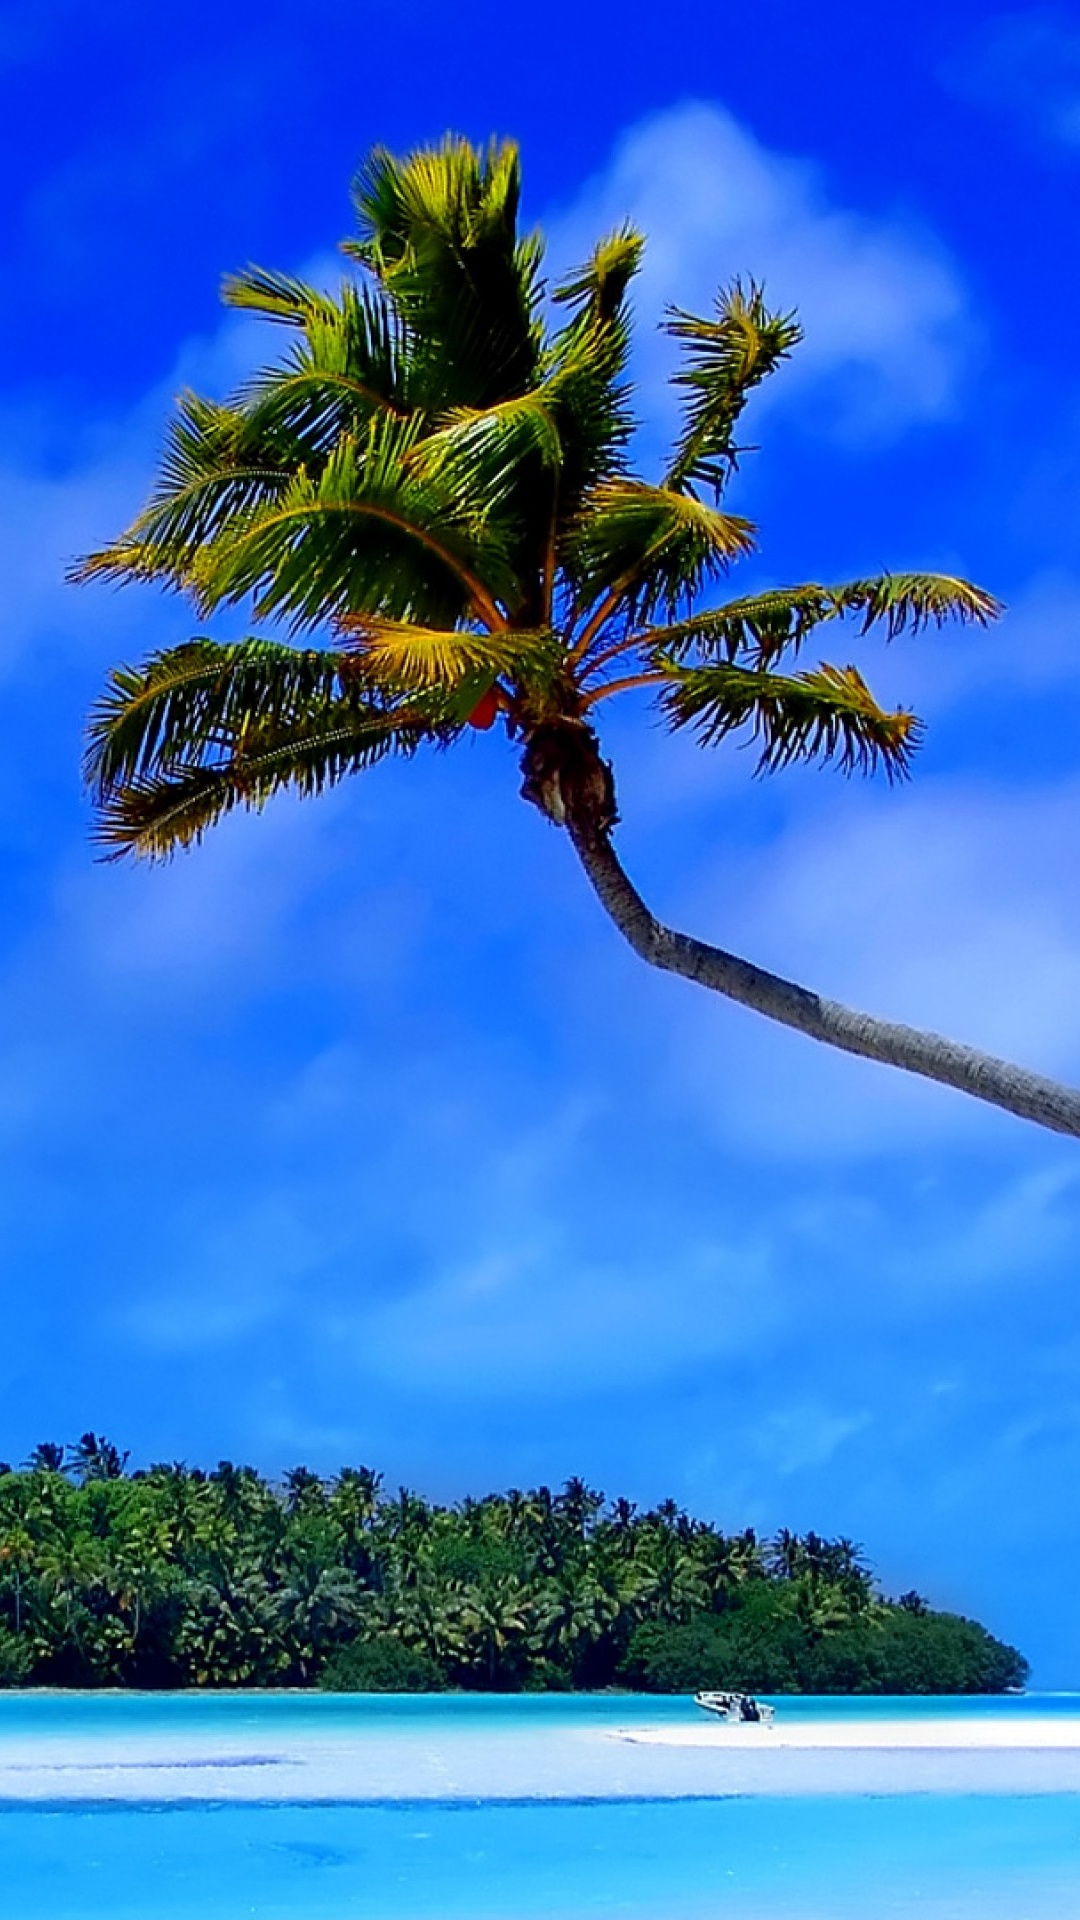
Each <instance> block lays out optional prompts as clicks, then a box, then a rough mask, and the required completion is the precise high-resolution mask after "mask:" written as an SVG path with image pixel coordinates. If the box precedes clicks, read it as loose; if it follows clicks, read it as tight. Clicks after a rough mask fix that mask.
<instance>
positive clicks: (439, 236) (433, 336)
mask: <svg viewBox="0 0 1080 1920" xmlns="http://www.w3.org/2000/svg"><path fill="white" fill-rule="evenodd" d="M520 196H521V169H520V163H519V160H518V154H517V149H516V147H514V146H513V145H512V144H511V143H509V142H505V143H501V144H500V143H497V142H492V144H491V145H490V146H489V147H488V149H487V151H486V153H481V152H479V151H478V150H477V149H476V148H474V147H472V146H471V145H470V144H469V143H468V142H467V141H465V140H460V139H455V138H453V137H448V138H447V139H446V140H445V141H444V142H443V143H442V145H441V146H439V147H437V148H423V149H421V150H419V151H418V152H415V153H412V154H410V155H409V156H408V157H407V158H406V159H405V160H398V159H396V158H395V157H394V156H393V155H392V154H390V153H387V152H386V151H385V149H383V148H376V149H375V151H374V152H373V153H372V155H371V156H370V158H369V159H368V161H367V163H366V164H365V166H364V167H363V168H362V169H361V172H360V174H359V175H358V177H357V180H356V184H355V188H354V200H355V204H356V210H357V216H358V220H359V224H360V233H361V238H360V240H359V241H358V242H352V243H349V242H347V243H346V250H347V251H348V252H351V253H353V254H354V255H355V256H356V257H357V258H359V259H360V260H362V261H363V263H364V265H365V266H366V267H368V269H369V270H370V271H371V272H372V273H373V274H374V275H375V277H376V279H377V280H378V281H379V282H380V284H381V285H382V287H383V288H384V289H385V291H386V293H387V294H388V296H389V298H390V300H391V301H392V302H393V305H394V307H395V308H396V310H397V312H398V313H399V314H400V316H401V318H402V319H403V321H404V322H405V324H406V325H407V327H408V329H409V334H410V338H411V341H412V345H413V359H414V374H415V382H416V391H417V398H418V399H420V400H421V401H422V400H423V399H424V396H425V395H426V394H431V395H433V396H434V397H435V400H436V403H437V404H442V405H444V406H445V405H451V406H467V407H488V406H491V405H492V404H493V403H494V402H496V401H499V400H505V399H509V398H510V397H511V396H513V395H515V394H520V393H524V392H526V391H527V389H528V387H529V385H530V384H531V381H532V379H533V376H534V374H535V371H536V366H537V359H538V354H539V350H540V340H541V328H540V326H539V322H538V318H537V303H538V300H539V292H540V287H539V263H540V252H541V249H540V244H539V242H538V241H537V240H534V239H531V238H526V239H520V240H519V238H518V235H517V212H518V204H519V201H520Z"/></svg>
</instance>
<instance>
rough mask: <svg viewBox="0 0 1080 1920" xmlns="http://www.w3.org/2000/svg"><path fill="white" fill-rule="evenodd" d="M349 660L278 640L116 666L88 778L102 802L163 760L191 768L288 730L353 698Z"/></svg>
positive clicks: (92, 739)
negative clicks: (260, 736)
mask: <svg viewBox="0 0 1080 1920" xmlns="http://www.w3.org/2000/svg"><path fill="white" fill-rule="evenodd" d="M354 679H355V676H354V675H353V673H352V669H351V663H350V661H349V658H348V656H347V655H345V654H341V653H330V652H327V651H324V650H322V649H315V648H305V649H303V650H301V649H299V648H296V647H289V646H284V645H282V644H281V642H279V641H274V640H242V641H237V642H234V643H233V644H231V645H222V644H221V643H220V642H217V641H214V640H207V639H202V638H200V639H196V640H188V641H185V642H184V644H183V645H182V646H178V647H170V648H167V649H166V650H165V651H163V652H160V653H155V654H152V655H151V656H150V658H149V659H148V660H147V661H145V662H144V663H143V665H142V666H139V667H117V668H115V669H114V670H113V672H112V673H111V674H110V676H109V679H108V681H107V683H106V687H105V691H104V692H103V693H102V694H101V696H100V698H99V699H98V701H97V702H96V704H95V706H94V708H93V709H92V712H91V716H90V724H89V732H88V746H87V757H86V777H87V780H88V782H89V783H90V785H91V786H92V788H93V789H94V791H95V792H96V793H97V794H98V796H99V797H101V796H103V795H104V794H106V793H107V792H108V791H109V790H110V789H111V788H112V787H114V786H117V785H123V784H126V783H127V782H130V781H132V780H137V779H139V778H141V777H142V776H143V775H144V774H146V773H147V772H148V771H149V770H150V769H152V768H153V767H154V766H155V765H156V764H157V763H158V761H159V760H160V759H161V758H162V756H164V757H166V758H169V759H172V758H177V759H181V760H188V759H190V758H192V757H193V756H198V755H201V754H203V753H205V752H207V751H210V750H212V749H214V748H216V747H217V746H219V745H220V744H221V743H223V742H234V741H236V740H238V739H240V738H241V737H242V736H244V735H245V734H247V733H248V732H250V731H251V730H252V729H253V728H258V727H261V726H262V725H264V724H265V723H266V722H267V720H273V721H274V722H275V724H279V725H280V724H285V723H286V722H288V721H290V720H292V719H295V717H296V716H297V715H298V714H301V713H305V712H308V711H309V710H310V709H311V708H312V707H313V706H314V707H316V708H319V707H322V706H324V705H325V704H326V703H327V702H328V701H330V702H332V701H337V700H341V699H344V698H345V697H346V694H347V693H349V691H350V689H351V690H352V691H355V686H354Z"/></svg>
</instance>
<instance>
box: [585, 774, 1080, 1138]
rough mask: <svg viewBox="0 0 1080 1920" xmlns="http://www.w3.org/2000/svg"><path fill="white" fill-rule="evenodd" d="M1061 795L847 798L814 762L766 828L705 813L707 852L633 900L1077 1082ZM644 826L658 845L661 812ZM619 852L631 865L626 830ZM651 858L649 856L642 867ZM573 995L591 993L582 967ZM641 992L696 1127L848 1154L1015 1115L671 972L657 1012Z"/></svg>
mask: <svg viewBox="0 0 1080 1920" xmlns="http://www.w3.org/2000/svg"><path fill="white" fill-rule="evenodd" d="M1078 809H1080V784H1078V783H1077V782H1076V781H1075V780H1073V781H1065V782H1062V783H1061V784H1059V785H1039V786H1037V787H1031V788H1028V789H1026V790H1024V789H1021V790H1015V789H1010V788H1008V787H1006V786H1004V785H1002V786H998V785H995V784H993V783H992V782H984V783H976V782H973V781H964V780H961V779H952V780H944V779H942V780H935V781H929V782H925V783H923V784H922V785H921V786H920V787H918V788H911V789H906V790H903V791H900V792H893V793H880V792H879V793H873V792H871V793H866V792H863V793H861V794H858V795H856V794H853V793H852V792H850V791H844V790H840V791H837V790H836V789H835V788H834V789H833V791H832V793H831V794H830V793H828V792H827V791H826V789H825V787H824V786H823V785H821V786H818V785H817V784H816V782H815V779H814V776H812V775H811V776H808V777H805V778H803V779H802V780H798V781H796V780H794V779H793V780H792V781H791V783H790V786H789V788H788V789H787V791H786V794H785V796H784V800H783V802H782V803H781V805H780V807H778V814H779V818H778V819H777V821H776V824H775V825H774V827H773V829H772V831H771V832H769V833H768V834H767V835H766V837H765V838H764V840H762V839H761V838H760V837H759V838H758V839H757V840H748V839H747V838H745V837H744V832H743V830H741V829H740V825H739V824H738V823H736V824H735V826H734V827H732V826H731V825H730V824H725V822H724V818H723V815H721V817H720V823H719V826H718V833H717V836H716V837H715V838H714V841H713V845H712V849H711V851H710V854H709V856H708V857H706V856H705V855H704V852H702V853H700V854H699V855H698V856H697V857H696V858H695V859H694V860H693V861H692V862H687V861H686V858H685V855H684V859H683V872H682V877H681V879H680V880H677V881H674V880H673V876H672V874H671V871H670V862H668V863H666V864H667V884H666V886H665V887H664V890H663V893H662V895H661V896H660V897H653V898H651V902H650V903H651V904H652V906H653V907H654V909H655V910H656V911H657V912H659V913H660V914H661V916H662V917H663V918H665V919H666V920H667V921H668V922H669V924H671V925H673V926H676V927H681V928H683V929H685V930H686V931H688V932H692V933H696V934H698V935H699V936H700V937H702V938H705V939H711V940H713V941H715V942H716V943H717V944H718V945H720V946H723V947H726V948H728V949H730V950H731V951H733V952H736V953H739V954H742V955H744V956H745V957H746V958H748V959H751V960H754V961H756V962H757V963H758V964H759V965H762V966H766V967H769V968H771V969H772V970H773V971H775V972H777V973H779V974H781V975H784V976H785V977H787V978H789V979H793V980H796V981H798V982H799V983H801V984H802V985H804V986H808V987H810V988H812V989H813V990H815V991H817V992H821V993H823V994H825V995H827V996H828V997H830V998H833V999H838V1000H842V1001H846V1002H847V1003H848V1004H850V1005H852V1006H855V1007H860V1008H864V1009H865V1010H867V1011H868V1012H871V1013H876V1014H878V1015H880V1016H881V1017H883V1018H889V1019H895V1020H900V1021H906V1022H908V1023H910V1024H911V1025H914V1026H919V1027H924V1028H928V1029H930V1030H931V1031H935V1032H939V1033H944V1034H947V1035H949V1036H950V1037H952V1038H955V1039H958V1040H963V1041H967V1042H968V1043H969V1044H971V1045H973V1046H977V1047H982V1048H983V1049H984V1050H985V1051H987V1052H991V1053H997V1054H1000V1055H1002V1056H1004V1057H1005V1058H1007V1059H1015V1060H1017V1061H1018V1062H1020V1063H1021V1064H1023V1065H1026V1066H1029V1067H1031V1068H1032V1069H1033V1070H1034V1071H1036V1072H1043V1073H1047V1074H1049V1075H1051V1076H1053V1077H1059V1078H1065V1079H1073V1080H1075V1079H1077V1078H1078V1077H1080V1004H1078V1001H1077V996H1076V973H1077V954H1078V952H1080V889H1078V887H1077V885H1076V883H1075V878H1074V875H1073V870H1072V866H1071V863H1070V862H1068V861H1066V860H1065V859H1064V858H1063V852H1062V850H1063V849H1064V848H1066V847H1068V846H1070V845H1071V843H1072V840H1073V839H1074V837H1075V821H1076V818H1077V812H1078ZM759 830H760V823H759ZM658 831H659V837H660V841H661V842H662V843H666V844H669V845H670V843H671V836H672V832H673V829H672V825H671V823H670V821H668V820H666V819H662V820H661V821H660V824H659V829H658ZM696 839H697V836H696V835H695V840H696ZM698 844H700V842H698ZM622 852H623V856H624V858H625V859H626V860H627V862H628V864H629V866H630V869H631V872H635V873H638V874H639V877H641V872H642V866H643V863H642V862H641V860H640V859H639V858H638V857H636V856H635V849H634V845H633V841H632V840H631V839H629V838H628V839H625V840H624V841H623V843H622ZM656 865H657V856H656V855H655V854H654V855H653V857H652V859H651V860H649V861H648V862H647V863H645V870H646V872H647V870H648V867H654V866H656ZM645 890H646V893H647V895H650V894H651V893H652V892H653V891H654V889H653V886H652V883H651V882H649V881H647V880H646V886H645ZM607 963H608V964H609V965H610V964H611V956H610V955H608V956H607ZM595 964H596V967H597V968H598V967H599V965H600V958H599V956H598V957H597V960H596V963H595ZM581 992H582V993H583V994H587V995H589V996H590V997H595V996H597V995H598V992H599V987H598V980H597V976H596V973H595V972H594V970H593V967H592V966H590V967H589V969H588V971H587V973H583V975H582V979H581ZM649 1004H650V1012H651V1010H652V1007H656V1008H657V1013H656V1015H655V1016H654V1017H656V1018H657V1019H658V1020H659V1019H662V1020H663V1023H664V1025H663V1032H664V1036H665V1057H666V1076H665V1077H666V1080H667V1084H668V1087H669V1090H670V1091H671V1094H672V1097H677V1090H678V1089H682V1091H683V1093H684V1094H685V1095H686V1097H688V1098H689V1099H690V1101H691V1104H692V1109H693V1113H694V1116H695V1124H701V1123H702V1122H703V1121H704V1122H705V1123H706V1124H708V1125H710V1126H711V1128H712V1129H713V1130H714V1136H715V1137H718V1138H719V1139H721V1140H723V1141H725V1142H730V1141H731V1140H732V1139H737V1140H739V1141H740V1142H741V1143H742V1144H743V1145H744V1146H745V1145H747V1144H748V1143H749V1141H751V1140H753V1141H755V1142H756V1143H757V1144H758V1146H759V1147H765V1146H767V1147H768V1149H769V1151H770V1152H773V1153H775V1152H790V1151H794V1152H796V1153H800V1154H808V1155H810V1156H812V1157H813V1156H817V1155H822V1154H826V1155H833V1154H836V1153H837V1152H843V1153H845V1154H850V1155H852V1156H855V1157H859V1156H860V1155H862V1154H865V1153H878V1152H880V1151H882V1150H883V1149H885V1148H886V1147H889V1148H897V1147H901V1146H905V1145H906V1146H908V1147H915V1146H924V1147H925V1146H926V1145H927V1144H928V1142H929V1141H930V1140H939V1141H941V1140H944V1139H946V1138H949V1137H954V1138H956V1139H957V1140H962V1139H965V1138H966V1139H968V1140H969V1141H970V1142H972V1143H974V1142H975V1141H976V1140H977V1139H979V1138H980V1137H982V1138H983V1139H984V1142H987V1143H988V1141H989V1137H990V1136H989V1135H988V1134H987V1129H988V1128H989V1129H991V1130H993V1129H995V1128H998V1127H1001V1126H1009V1127H1012V1128H1015V1127H1016V1125H1017V1122H1016V1121H1015V1120H1011V1119H1005V1118H1004V1117H1001V1116H997V1115H995V1114H994V1113H993V1112H992V1110H991V1109H989V1108H985V1107H983V1106H981V1105H979V1104H978V1103H975V1102H973V1101H971V1100H970V1099H967V1098H965V1097H963V1096H961V1095H958V1094H957V1095H954V1094H951V1093H950V1092H949V1091H948V1090H946V1089H943V1088H939V1087H936V1086H933V1085H932V1084H931V1083H929V1082H926V1081H921V1080H917V1079H914V1078H912V1077H911V1076H909V1075H906V1074H902V1073H898V1072H896V1071H895V1070H893V1069H889V1068H885V1067H879V1066H875V1065H872V1064H870V1063H868V1062H866V1061H862V1060H856V1059H852V1058H850V1057H848V1056H846V1055H842V1054H839V1053H837V1052H835V1051H834V1050H832V1049H830V1048H827V1047H824V1046H821V1045H817V1044H814V1043H812V1042H810V1041H808V1040H806V1039H804V1038H803V1037H802V1036H801V1035H795V1034H791V1033H788V1032H787V1031H786V1030H784V1029H782V1028H779V1027H777V1026H775V1025H774V1024H773V1023H771V1022H769V1021H766V1020H764V1019H762V1018H761V1017H760V1016H759V1015H757V1014H753V1013H748V1012H746V1011H745V1010H744V1009H742V1008H735V1007H733V1006H731V1005H730V1004H729V1003H727V1002H725V1001H724V1000H722V999H721V998H719V997H717V996H712V995H709V994H705V993H703V992H702V991H701V990H700V989H699V988H696V987H690V986H684V985H682V984H681V983H675V982H671V981H668V982H667V983H666V985H665V990H664V1005H663V1010H662V1013H661V1011H660V1009H659V1006H658V1002H657V1000H656V997H655V996H654V997H653V998H652V1000H651V1002H650V1003H649ZM616 1017H618V1016H617V1015H616V1014H615V1012H614V1010H613V1011H612V1018H616Z"/></svg>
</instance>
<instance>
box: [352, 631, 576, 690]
mask: <svg viewBox="0 0 1080 1920" xmlns="http://www.w3.org/2000/svg"><path fill="white" fill-rule="evenodd" d="M340 627H341V631H342V633H343V635H344V636H345V637H346V639H347V640H348V642H349V644H350V646H351V647H353V648H355V655H352V656H350V657H352V658H355V660H356V663H357V665H358V667H359V668H360V669H362V671H363V673H364V674H365V675H366V676H367V678H368V679H369V680H370V682H371V684H372V685H373V686H377V687H383V688H387V689H394V690H396V691H401V692H409V691H413V690H416V691H424V692H430V691H433V690H435V689H437V688H439V687H442V688H444V689H445V690H446V691H447V692H448V693H451V694H453V693H456V691H457V689H458V688H459V687H460V686H461V685H462V684H463V683H464V682H466V681H468V682H472V681H474V680H476V679H480V680H482V681H486V682H487V684H490V683H491V682H493V681H495V680H498V679H500V678H502V677H504V676H505V677H507V678H509V679H511V680H513V681H514V682H515V683H516V684H517V685H518V686H522V685H525V686H529V687H536V686H540V685H543V684H544V683H545V682H548V681H550V680H551V678H552V677H553V675H554V674H556V673H557V672H558V671H559V669H560V666H561V664H562V658H563V652H562V646H561V644H560V642H559V640H558V637H557V636H556V635H555V634H554V633H552V632H551V630H550V628H548V629H540V630H538V631H536V632H534V633H530V632H528V631H526V630H525V629H523V628H521V627H515V628H513V629H512V630H500V631H497V632H495V633H489V632H476V631H473V630H472V629H470V628H467V627H458V628H454V629H447V628H436V627H421V626H418V625H417V624H416V622H415V621H396V620H376V619H372V618H370V617H369V616H364V615H359V616H356V617H354V618H351V619H350V618H347V619H345V620H342V621H341V622H340Z"/></svg>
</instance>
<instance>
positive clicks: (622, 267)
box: [553, 220, 645, 326]
mask: <svg viewBox="0 0 1080 1920" xmlns="http://www.w3.org/2000/svg"><path fill="white" fill-rule="evenodd" d="M644 250H645V239H644V235H643V234H640V233H639V232H638V231H637V229H636V227H633V226H631V224H630V222H629V221H628V220H627V221H624V223H623V225H622V226H621V227H616V229H615V231H614V232H613V233H609V234H607V235H606V237H605V238H604V239H603V240H600V241H599V242H598V243H597V245H596V246H595V247H594V248H593V251H592V254H591V255H590V257H589V259H588V260H587V261H586V262H585V264H584V266H581V267H575V268H574V269H573V271H572V272H571V273H569V274H568V275H567V277H566V279H565V280H563V281H560V283H559V285H558V286H557V287H556V288H555V292H554V296H553V297H554V299H556V300H557V301H559V302H560V303H561V304H563V305H564V306H569V307H573V308H574V309H576V310H577V311H578V312H579V313H580V314H581V315H582V317H583V318H584V319H585V321H586V322H587V324H589V325H597V324H599V325H601V326H604V325H610V324H611V322H612V321H614V320H617V319H618V318H620V317H621V315H622V313H623V310H624V304H625V301H626V296H627V293H628V291H629V289H630V283H631V281H632V280H633V278H634V275H635V274H636V273H637V272H638V270H639V268H640V266H641V256H642V254H643V252H644Z"/></svg>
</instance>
